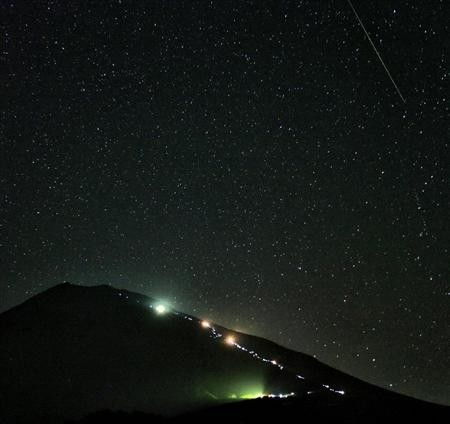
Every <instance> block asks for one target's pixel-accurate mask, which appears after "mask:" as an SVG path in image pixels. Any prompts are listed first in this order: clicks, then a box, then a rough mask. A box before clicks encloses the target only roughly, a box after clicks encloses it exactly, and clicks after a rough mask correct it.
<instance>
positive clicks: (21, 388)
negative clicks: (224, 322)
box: [0, 284, 448, 424]
mask: <svg viewBox="0 0 450 424" xmlns="http://www.w3.org/2000/svg"><path fill="white" fill-rule="evenodd" d="M156 307H157V303H156V302H155V301H154V300H152V299H149V298H148V297H146V296H142V295H139V294H135V293H131V292H128V291H124V290H116V289H113V288H111V287H108V286H98V287H90V288H88V287H81V286H74V285H71V284H63V285H60V286H56V287H54V288H52V289H50V290H48V291H46V292H44V293H42V294H40V295H38V296H35V297H34V298H32V299H30V300H29V301H27V302H25V303H23V304H22V305H20V306H18V307H16V308H14V309H12V310H10V311H8V312H6V313H4V314H2V315H0V347H1V349H0V376H1V378H0V422H2V423H20V422H45V423H51V422H61V421H64V420H68V419H70V420H79V419H81V418H82V417H85V416H86V415H89V414H93V413H94V415H91V416H89V417H88V418H85V419H84V421H83V422H93V423H94V422H98V423H101V422H108V423H110V424H111V423H114V422H158V421H161V420H162V418H158V417H156V416H154V415H153V414H157V415H158V416H160V417H162V416H164V417H166V418H165V419H164V420H165V421H167V420H169V419H170V421H175V422H188V421H191V420H193V419H194V420H195V421H196V422H212V421H214V422H218V421H219V418H220V417H228V418H229V419H230V420H233V421H237V422H259V421H260V420H262V419H263V418H264V417H266V418H267V417H269V416H270V417H272V418H273V419H274V420H275V418H276V416H277V415H278V416H283V414H284V415H286V414H296V415H299V414H300V415H299V417H300V416H301V417H303V419H302V422H322V421H320V420H321V419H323V420H325V421H323V422H328V421H327V419H328V418H327V417H328V416H329V417H331V416H333V417H335V419H333V421H334V422H363V421H358V420H362V418H364V422H391V421H389V417H396V416H397V415H403V416H405V417H406V415H407V414H413V415H416V416H426V417H427V418H428V421H427V422H432V420H433V419H434V418H436V419H438V418H439V417H441V418H442V417H444V416H446V414H447V413H448V409H446V408H444V407H439V406H437V405H431V404H427V403H424V402H421V401H418V400H414V399H411V398H407V397H404V396H401V395H397V394H394V393H391V392H388V391H385V390H383V389H380V388H377V387H374V386H372V385H369V384H366V383H364V382H362V381H360V380H357V379H355V378H353V377H350V376H348V375H346V374H344V373H341V372H339V371H336V370H334V369H332V368H330V367H328V366H326V365H324V364H321V363H320V362H318V361H316V360H315V359H313V358H311V357H309V356H307V355H303V354H301V353H297V352H293V351H290V350H287V349H284V348H282V347H280V346H278V345H276V344H274V343H271V342H269V341H267V340H264V339H261V338H257V337H254V336H249V335H245V334H241V333H236V332H233V331H230V330H227V329H225V328H223V327H220V326H216V325H213V324H211V325H209V324H207V323H204V322H202V321H200V320H199V319H197V318H195V317H192V316H188V315H185V314H182V313H179V312H177V311H167V312H166V313H161V314H158V313H157V308H156ZM160 312H164V311H160ZM259 396H265V397H264V398H262V399H255V400H251V401H246V400H244V399H253V398H258V397H259ZM269 396H270V397H269ZM275 396H276V397H275ZM279 396H281V397H279ZM102 410H112V411H123V412H122V413H114V414H112V413H108V412H103V413H99V412H97V413H96V411H102ZM132 411H140V412H139V413H134V414H130V413H131V412H132ZM383 413H384V414H385V415H386V414H387V418H386V416H382V414H383ZM148 414H152V415H148ZM327 414H328V415H327ZM380 414H381V415H380ZM167 417H169V418H167ZM286 417H287V415H286ZM314 417H315V418H314ZM341 418H342V420H341V421H337V420H338V419H339V420H340V419H341ZM369 418H370V419H372V420H373V419H378V418H379V419H380V421H370V419H369ZM430 420H431V421H430ZM392 422H394V421H392ZM436 422H437V421H436Z"/></svg>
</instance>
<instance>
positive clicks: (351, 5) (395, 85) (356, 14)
mask: <svg viewBox="0 0 450 424" xmlns="http://www.w3.org/2000/svg"><path fill="white" fill-rule="evenodd" d="M347 3H348V4H349V6H350V7H351V9H352V10H353V13H354V14H355V16H356V19H358V22H359V25H360V26H361V28H362V29H363V31H364V33H365V34H366V37H367V39H368V40H369V42H370V45H371V46H372V47H373V49H374V51H375V53H376V55H377V56H378V59H380V62H381V64H382V65H383V68H384V70H385V71H386V73H387V75H388V77H389V78H390V80H391V81H392V84H393V85H394V87H395V89H396V90H397V93H398V95H399V96H400V98H401V99H402V101H403V103H406V99H405V98H404V97H403V95H402V93H401V91H400V89H399V88H398V85H397V84H396V83H395V81H394V78H393V77H392V75H391V73H390V72H389V69H388V68H387V66H386V64H385V63H384V60H383V58H382V57H381V54H380V52H379V51H378V49H377V48H376V47H375V44H374V43H373V41H372V38H371V37H370V35H369V33H368V32H367V30H366V27H365V26H364V24H363V22H362V20H361V18H360V17H359V15H358V13H357V12H356V9H355V8H354V7H353V4H352V2H351V0H347Z"/></svg>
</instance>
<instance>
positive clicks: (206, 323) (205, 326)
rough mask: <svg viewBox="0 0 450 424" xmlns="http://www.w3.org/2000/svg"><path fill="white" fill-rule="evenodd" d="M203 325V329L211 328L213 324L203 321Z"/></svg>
mask: <svg viewBox="0 0 450 424" xmlns="http://www.w3.org/2000/svg"><path fill="white" fill-rule="evenodd" d="M201 325H202V327H203V328H211V324H210V323H209V322H208V321H202V322H201Z"/></svg>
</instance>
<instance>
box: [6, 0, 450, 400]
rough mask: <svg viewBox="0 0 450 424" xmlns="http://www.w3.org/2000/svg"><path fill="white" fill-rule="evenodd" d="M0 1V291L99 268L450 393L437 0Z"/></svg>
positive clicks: (10, 293)
mask: <svg viewBox="0 0 450 424" xmlns="http://www.w3.org/2000/svg"><path fill="white" fill-rule="evenodd" d="M353 3H354V6H355V8H356V9H357V10H358V13H359V16H360V17H361V19H362V20H363V22H364V24H365V26H366V28H367V30H368V32H369V33H370V35H371V37H372V39H373V41H374V43H375V44H376V46H377V48H378V49H379V51H380V52H381V54H382V55H383V59H384V61H385V62H386V64H387V65H388V67H389V70H390V72H391V74H392V75H393V76H394V78H395V80H396V82H397V84H398V85H399V87H400V89H401V92H402V93H403V95H404V96H405V98H406V104H405V103H403V102H402V101H401V99H400V98H399V96H398V94H397V92H396V90H395V89H394V87H393V86H392V84H391V81H390V80H389V78H388V77H387V75H386V73H385V71H384V69H383V67H382V66H381V64H380V63H379V61H378V59H377V56H376V55H375V53H374V51H373V50H372V48H371V46H370V44H369V42H368V40H367V38H366V37H365V34H364V32H363V31H362V29H361V27H360V26H359V25H358V22H357V20H356V19H355V16H354V15H353V14H352V10H351V9H350V8H349V6H348V4H347V2H346V1H344V0H341V1H338V0H329V1H320V2H318V1H317V2H316V1H312V0H310V1H306V0H305V1H288V0H284V1H256V0H255V1H250V0H239V1H234V0H228V1H206V0H204V1H200V0H198V1H195V0H189V1H184V0H173V1H152V2H145V1H141V2H139V1H126V0H122V1H120V0H119V1H110V2H107V3H105V4H103V3H100V2H85V1H81V0H77V1H72V2H62V1H50V0H48V1H36V2H33V5H31V4H30V2H26V1H18V0H15V1H9V2H2V4H1V5H0V15H1V17H2V18H1V21H2V45H1V60H2V81H3V83H2V86H3V92H2V94H3V95H2V109H1V126H0V146H1V152H2V154H1V156H0V161H1V162H0V186H1V194H2V207H1V208H0V233H1V237H0V252H1V262H0V267H1V268H0V270H1V273H0V275H1V277H0V311H5V310H6V309H8V308H10V307H12V306H14V305H16V304H18V303H20V302H23V301H24V300H26V299H27V298H29V297H31V296H33V295H35V294H37V293H39V292H41V291H43V290H45V289H47V288H49V287H51V286H53V285H55V284H58V283H60V282H63V281H70V282H73V283H79V284H86V285H96V284H105V283H106V284H111V285H113V286H115V287H120V288H126V289H129V290H135V291H138V292H141V293H144V294H146V295H149V296H152V297H155V298H160V299H163V300H165V301H167V302H169V303H170V304H172V305H173V306H174V307H176V308H177V309H179V310H182V311H185V312H187V313H191V314H194V315H198V316H199V317H202V318H205V319H211V320H213V321H214V322H218V323H221V324H223V325H227V326H230V327H232V328H235V329H237V330H241V331H244V332H245V331H247V332H250V333H253V334H257V335H260V336H263V337H266V338H269V339H272V340H275V341H277V342H279V343H281V344H283V345H285V346H287V347H290V348H293V349H296V350H299V351H302V352H306V353H309V354H311V355H315V356H316V357H317V358H318V359H320V360H322V361H323V362H326V363H328V364H331V365H333V366H335V367H337V368H339V369H341V370H344V371H346V372H349V373H351V374H353V375H356V376H358V377H360V378H362V379H365V380H367V381H371V382H373V383H376V384H378V385H381V386H384V387H387V388H392V389H393V390H396V391H399V392H402V393H407V394H410V395H413V396H416V397H420V398H424V399H428V400H432V401H437V402H442V403H449V402H450V398H449V393H448V382H449V380H450V374H449V369H450V360H449V358H450V352H449V345H450V343H449V340H450V334H449V328H448V321H449V318H450V317H449V312H448V311H449V310H450V308H449V303H450V285H449V267H448V264H449V238H450V237H449V236H450V231H449V230H450V229H449V220H448V210H449V206H450V202H449V200H450V198H449V166H448V164H449V152H448V149H449V144H448V140H449V135H450V134H449V126H448V123H449V118H450V116H449V99H448V95H449V90H448V88H449V86H448V80H449V71H448V41H447V38H448V32H449V27H448V22H449V19H448V17H449V12H448V6H446V4H445V3H444V2H443V1H437V0H431V1H426V2H425V1H414V2H413V1H408V0H405V1H402V2H395V4H393V3H392V2H390V1H387V0H380V1H378V2H367V3H366V2H364V3H363V2H361V1H357V0H354V2H353Z"/></svg>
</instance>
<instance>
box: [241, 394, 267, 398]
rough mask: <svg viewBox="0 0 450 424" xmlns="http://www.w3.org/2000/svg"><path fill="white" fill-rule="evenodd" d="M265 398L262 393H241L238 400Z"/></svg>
mask: <svg viewBox="0 0 450 424" xmlns="http://www.w3.org/2000/svg"><path fill="white" fill-rule="evenodd" d="M264 396H266V395H265V394H264V393H243V394H241V395H240V396H239V399H258V398H262V397H264Z"/></svg>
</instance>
